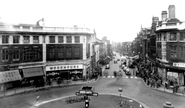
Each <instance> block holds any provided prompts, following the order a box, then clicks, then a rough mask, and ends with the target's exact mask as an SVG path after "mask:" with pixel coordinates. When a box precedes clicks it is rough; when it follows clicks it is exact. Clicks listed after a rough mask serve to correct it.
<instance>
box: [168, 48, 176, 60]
mask: <svg viewBox="0 0 185 108" xmlns="http://www.w3.org/2000/svg"><path fill="white" fill-rule="evenodd" d="M170 49H171V57H172V58H176V57H177V46H170Z"/></svg>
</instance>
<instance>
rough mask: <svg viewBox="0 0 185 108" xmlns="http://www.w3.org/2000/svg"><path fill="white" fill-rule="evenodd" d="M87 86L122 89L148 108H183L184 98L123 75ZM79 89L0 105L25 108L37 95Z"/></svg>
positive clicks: (99, 89) (105, 90)
mask: <svg viewBox="0 0 185 108" xmlns="http://www.w3.org/2000/svg"><path fill="white" fill-rule="evenodd" d="M119 64H120V62H119V63H117V64H113V63H111V68H110V69H107V70H106V71H108V72H109V75H110V76H111V75H113V74H112V72H113V70H117V69H119ZM88 85H90V86H94V87H95V90H96V91H97V92H99V93H114V94H119V92H118V88H119V87H122V88H123V92H122V93H121V94H122V95H123V96H128V97H132V98H135V99H137V100H139V101H141V102H143V103H144V104H146V105H147V106H149V107H150V108H162V105H163V103H164V102H166V101H169V102H172V104H174V106H175V108H185V97H183V96H177V95H174V94H170V93H166V92H162V91H158V90H154V89H152V88H148V87H147V86H145V84H144V83H143V81H142V80H141V79H139V78H126V76H125V74H123V77H122V78H120V79H116V78H103V77H101V78H100V79H99V80H98V81H97V82H95V83H92V84H88ZM80 87H81V86H73V87H67V88H58V89H52V90H47V91H40V92H36V93H30V94H25V95H18V96H12V97H7V98H2V99H0V105H1V107H2V108H26V107H29V106H31V105H33V104H35V97H36V96H38V95H39V96H40V97H41V98H40V101H44V100H49V99H53V98H57V97H61V96H68V95H74V93H75V91H77V90H79V89H80Z"/></svg>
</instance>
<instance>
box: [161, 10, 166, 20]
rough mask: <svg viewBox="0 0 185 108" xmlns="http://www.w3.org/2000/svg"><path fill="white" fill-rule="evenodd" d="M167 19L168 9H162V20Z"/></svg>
mask: <svg viewBox="0 0 185 108" xmlns="http://www.w3.org/2000/svg"><path fill="white" fill-rule="evenodd" d="M166 19H167V11H162V13H161V20H162V21H165V20H166Z"/></svg>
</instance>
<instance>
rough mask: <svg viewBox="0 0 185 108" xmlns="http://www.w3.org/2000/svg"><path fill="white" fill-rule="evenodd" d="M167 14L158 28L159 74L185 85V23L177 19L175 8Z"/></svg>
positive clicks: (171, 7)
mask: <svg viewBox="0 0 185 108" xmlns="http://www.w3.org/2000/svg"><path fill="white" fill-rule="evenodd" d="M168 10H169V11H168V12H169V17H167V12H166V11H163V12H162V21H161V22H160V21H159V23H158V25H157V28H156V34H157V37H156V51H157V61H158V64H159V65H158V66H159V67H158V72H159V73H161V74H162V75H163V78H164V79H165V80H172V81H174V80H175V81H177V83H178V84H179V85H185V78H184V77H185V72H184V71H185V56H184V55H185V52H184V51H185V50H184V44H185V41H184V38H185V33H184V30H185V26H184V25H185V23H184V22H181V21H180V20H179V19H177V18H175V6H174V5H170V6H169V8H168Z"/></svg>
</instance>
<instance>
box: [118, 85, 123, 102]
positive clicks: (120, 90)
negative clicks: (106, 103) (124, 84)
mask: <svg viewBox="0 0 185 108" xmlns="http://www.w3.org/2000/svg"><path fill="white" fill-rule="evenodd" d="M118 91H119V92H120V100H121V92H122V91H123V89H122V88H118Z"/></svg>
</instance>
